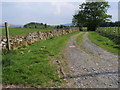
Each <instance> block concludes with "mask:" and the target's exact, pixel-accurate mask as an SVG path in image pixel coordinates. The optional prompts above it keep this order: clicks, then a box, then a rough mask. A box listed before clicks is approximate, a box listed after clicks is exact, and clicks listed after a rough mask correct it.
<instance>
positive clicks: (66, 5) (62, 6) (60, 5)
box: [51, 2, 76, 16]
mask: <svg viewBox="0 0 120 90" xmlns="http://www.w3.org/2000/svg"><path fill="white" fill-rule="evenodd" d="M51 5H53V6H55V8H56V10H55V11H54V14H55V15H57V16H60V15H61V14H62V13H65V12H63V11H64V10H66V11H68V10H75V9H76V6H75V5H73V4H72V3H70V2H51Z"/></svg>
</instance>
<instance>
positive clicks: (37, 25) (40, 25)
mask: <svg viewBox="0 0 120 90" xmlns="http://www.w3.org/2000/svg"><path fill="white" fill-rule="evenodd" d="M23 27H24V28H38V29H45V28H47V29H48V28H55V29H68V28H69V27H70V26H65V25H57V26H50V25H47V24H43V23H37V22H30V23H27V24H25V25H24V26H23Z"/></svg>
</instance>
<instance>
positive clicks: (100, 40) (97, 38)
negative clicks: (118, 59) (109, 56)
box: [88, 32, 119, 55]
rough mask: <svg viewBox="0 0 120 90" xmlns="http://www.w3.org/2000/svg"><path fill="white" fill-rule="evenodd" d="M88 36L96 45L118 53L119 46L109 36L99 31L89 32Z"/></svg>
mask: <svg viewBox="0 0 120 90" xmlns="http://www.w3.org/2000/svg"><path fill="white" fill-rule="evenodd" d="M88 37H89V39H90V40H91V41H92V42H93V43H95V44H96V45H98V46H100V47H102V48H104V49H105V50H107V51H109V52H112V53H114V54H116V55H117V54H118V50H119V46H118V45H117V44H115V43H114V42H113V41H112V40H110V39H108V38H107V37H104V36H101V35H100V34H99V33H97V32H89V35H88Z"/></svg>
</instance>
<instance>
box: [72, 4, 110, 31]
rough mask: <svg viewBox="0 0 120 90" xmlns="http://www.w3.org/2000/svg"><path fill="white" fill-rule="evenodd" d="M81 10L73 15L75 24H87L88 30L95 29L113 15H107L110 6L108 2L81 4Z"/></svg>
mask: <svg viewBox="0 0 120 90" xmlns="http://www.w3.org/2000/svg"><path fill="white" fill-rule="evenodd" d="M79 6H80V7H79V9H80V10H79V11H78V12H77V14H75V15H73V20H72V22H73V24H74V25H76V26H79V27H82V26H87V30H88V31H95V30H96V28H97V27H98V26H99V25H100V24H101V23H104V22H106V21H109V20H110V18H111V17H112V16H111V15H107V14H106V13H107V10H108V8H109V7H110V5H108V2H86V3H83V4H81V5H79Z"/></svg>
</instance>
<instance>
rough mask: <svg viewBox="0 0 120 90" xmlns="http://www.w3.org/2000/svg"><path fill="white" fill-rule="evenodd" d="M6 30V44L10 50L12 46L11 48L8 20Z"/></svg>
mask: <svg viewBox="0 0 120 90" xmlns="http://www.w3.org/2000/svg"><path fill="white" fill-rule="evenodd" d="M5 30H6V39H7V45H6V48H7V49H8V51H9V50H10V49H11V48H10V41H9V30H8V23H7V22H5Z"/></svg>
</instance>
